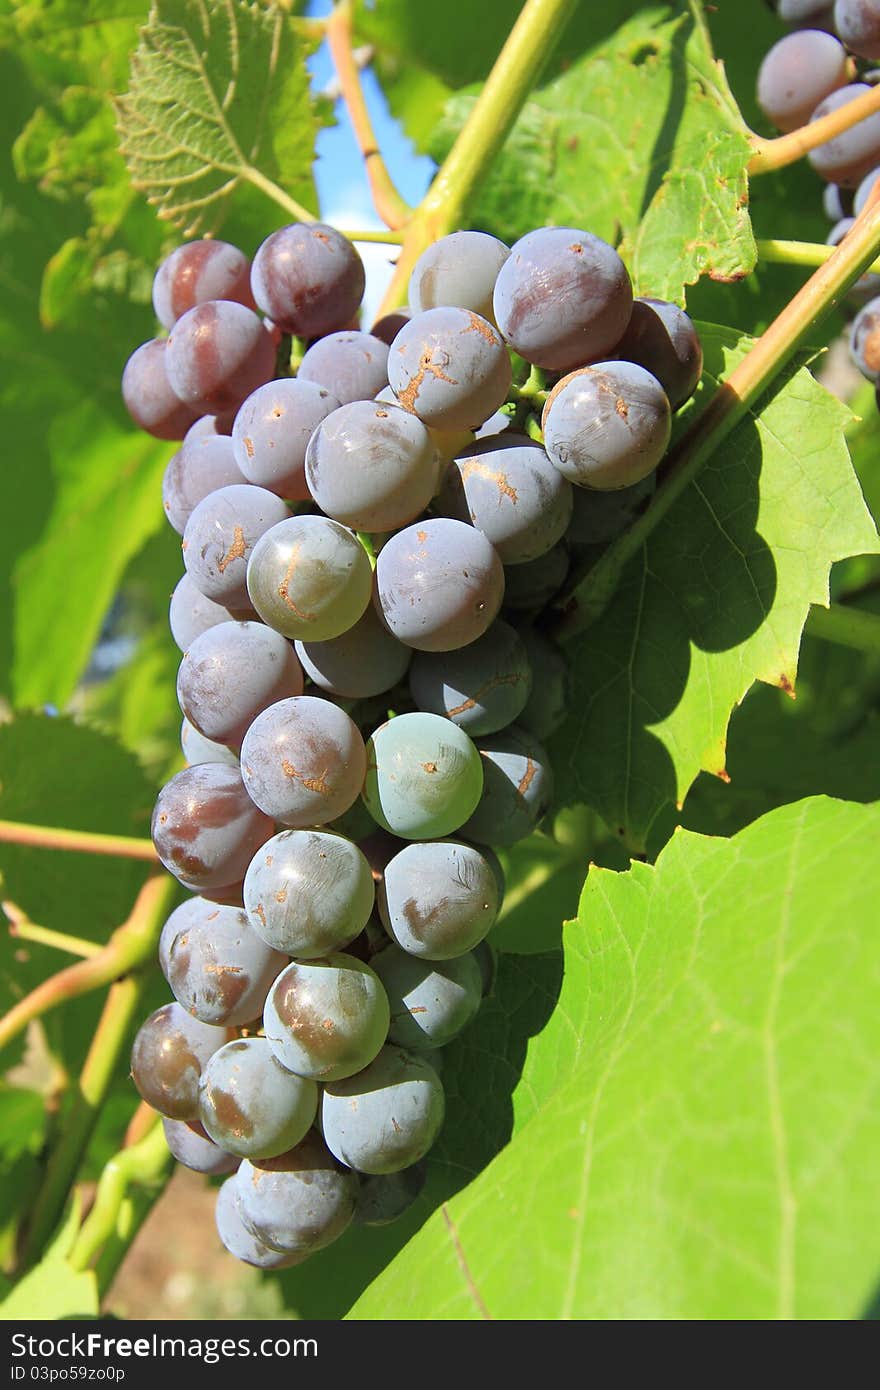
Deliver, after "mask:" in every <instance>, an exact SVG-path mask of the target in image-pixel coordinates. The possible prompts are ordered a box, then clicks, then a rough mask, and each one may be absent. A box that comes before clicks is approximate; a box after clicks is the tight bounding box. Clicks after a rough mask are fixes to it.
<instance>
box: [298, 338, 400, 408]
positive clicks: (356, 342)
mask: <svg viewBox="0 0 880 1390" xmlns="http://www.w3.org/2000/svg"><path fill="white" fill-rule="evenodd" d="M296 375H297V380H298V381H311V382H313V383H314V384H315V385H316V386H322V387H323V388H324V389H325V390H326V391H330V392H331V393H332V394H333V395H334V396H335V397H336V399H337V401H338V402H339V404H340V405H347V404H348V403H349V402H350V401H370V400H372V399H373V397H374V396H375V395H376V392H377V391H381V390H382V387H383V386H387V385H388V344H387V343H383V342H382V339H381V338H374V337H373V335H372V334H371V333H361V332H354V333H330V334H328V336H327V337H326V338H319V339H318V341H317V342H316V343H312V346H311V347H310V348H309V350H308V352H307V353H306V355H305V357H304V358H303V360H302V362H301V364H300V368H299V371H298V372H297V374H296Z"/></svg>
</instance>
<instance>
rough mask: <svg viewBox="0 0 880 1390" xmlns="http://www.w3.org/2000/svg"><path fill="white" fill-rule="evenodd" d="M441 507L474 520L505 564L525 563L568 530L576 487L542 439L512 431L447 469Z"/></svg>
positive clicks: (485, 441) (469, 452)
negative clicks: (572, 484) (555, 464)
mask: <svg viewBox="0 0 880 1390" xmlns="http://www.w3.org/2000/svg"><path fill="white" fill-rule="evenodd" d="M437 509H438V510H439V511H441V512H443V513H445V514H446V515H447V516H453V517H456V518H457V519H458V520H459V521H470V522H472V524H473V525H474V526H476V527H477V529H478V530H479V531H482V532H483V534H484V536H487V537H488V539H489V540H490V541H491V542H492V544H493V546H494V547H495V549H496V550H497V552H498V555H499V556H500V558H501V560H502V562H503V563H504V564H505V565H521V564H526V563H527V562H528V561H529V560H536V559H537V558H538V556H539V555H545V554H546V553H547V551H548V550H552V548H553V546H554V545H555V544H556V542H557V541H558V540H559V539H560V538H561V537H562V536H563V534H564V533H565V528H566V527H567V525H568V523H569V520H570V519H571V509H572V488H571V484H570V483H569V482H568V480H567V479H566V478H563V477H562V475H561V474H560V472H559V470H558V469H556V468H554V467H553V464H552V463H551V462H550V460H549V459H548V457H547V455H546V453H545V452H544V450H543V449H542V448H541V446H540V444H536V443H535V442H534V440H531V439H529V438H528V436H526V435H521V434H515V433H514V432H513V431H510V432H509V433H507V434H500V435H499V434H496V435H494V436H490V437H489V438H488V439H481V440H480V441H479V442H478V443H474V444H472V445H471V446H470V447H469V448H467V449H466V450H465V451H464V452H463V453H461V454H459V456H458V458H457V459H456V460H455V462H454V463H451V464H450V465H449V467H448V469H447V471H446V476H445V479H444V483H443V487H442V488H441V490H440V495H439V498H438V502H437Z"/></svg>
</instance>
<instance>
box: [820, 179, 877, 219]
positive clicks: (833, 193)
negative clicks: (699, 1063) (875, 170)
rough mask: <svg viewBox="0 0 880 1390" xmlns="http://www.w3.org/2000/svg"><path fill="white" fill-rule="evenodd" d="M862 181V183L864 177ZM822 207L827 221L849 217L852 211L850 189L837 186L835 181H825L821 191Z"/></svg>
mask: <svg viewBox="0 0 880 1390" xmlns="http://www.w3.org/2000/svg"><path fill="white" fill-rule="evenodd" d="M866 177H870V175H866ZM862 182H863V183H864V179H863V180H862ZM859 187H861V184H860V185H859ZM822 207H823V209H824V211H825V216H826V217H827V218H828V221H829V222H839V221H840V219H841V218H842V217H850V216H851V215H852V211H853V195H852V191H851V190H850V189H847V188H838V187H837V184H836V183H826V185H825V188H824V191H823V193H822Z"/></svg>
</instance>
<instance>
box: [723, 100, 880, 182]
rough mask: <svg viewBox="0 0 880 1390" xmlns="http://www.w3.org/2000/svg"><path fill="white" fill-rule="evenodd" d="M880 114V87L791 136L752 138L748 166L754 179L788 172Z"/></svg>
mask: <svg viewBox="0 0 880 1390" xmlns="http://www.w3.org/2000/svg"><path fill="white" fill-rule="evenodd" d="M878 111H880V87H872V88H871V90H870V91H868V92H863V93H862V95H861V96H859V97H854V98H853V100H852V101H848V102H847V103H846V104H845V105H844V106H839V107H838V108H837V110H836V111H829V113H828V115H827V116H820V117H819V119H818V120H817V121H810V122H809V123H808V124H807V125H802V126H799V127H798V129H797V130H792V131H790V132H789V134H788V135H777V136H776V137H775V139H772V140H765V139H763V138H762V137H761V136H760V135H752V137H751V145H752V149H753V151H754V153H753V154H752V157H751V159H750V160H749V162H748V165H747V166H746V167H747V170H748V172H749V174H750V175H754V174H769V173H772V172H773V170H775V169H784V168H785V166H786V165H787V164H794V163H796V161H797V160H799V159H802V158H803V156H804V155H805V154H809V153H810V151H811V150H815V149H817V148H818V146H819V145H824V144H825V142H826V141H828V140H833V139H835V137H836V136H838V135H842V134H843V133H844V131H846V130H851V129H852V127H853V126H854V125H858V124H859V122H860V121H864V120H865V119H866V118H867V117H868V116H874V115H876V114H877V112H878Z"/></svg>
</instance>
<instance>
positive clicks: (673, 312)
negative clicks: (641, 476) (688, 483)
mask: <svg viewBox="0 0 880 1390" xmlns="http://www.w3.org/2000/svg"><path fill="white" fill-rule="evenodd" d="M825 37H826V38H827V37H828V35H825ZM615 355H616V356H617V357H620V358H622V359H623V360H624V361H626V362H637V363H638V365H639V366H640V367H644V368H645V371H648V372H650V373H651V375H652V376H655V377H656V378H657V380H658V381H659V382H660V385H661V386H662V387H663V390H664V391H665V392H666V394H667V396H668V397H669V405H670V408H671V409H672V410H678V408H679V406H682V405H684V403H685V401H687V400H689V399H690V397H691V396H692V395H693V394H694V392H695V391H696V389H697V385H698V383H699V380H700V375H701V373H702V370H703V349H702V346H701V344H700V338H699V334H698V333H697V330H696V328H695V327H694V325H693V321H692V320H691V319H690V318H689V317H688V315H687V314H686V313H685V311H684V309H679V307H678V305H677V304H669V303H667V301H666V300H664V299H637V300H635V302H634V303H633V311H632V317H631V319H630V321H629V326H628V328H627V330H626V332H625V333H624V335H623V337H622V338H621V340H620V342H619V343H618V345H617V352H616V354H615Z"/></svg>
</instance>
